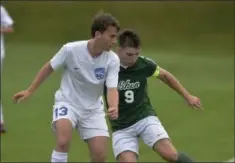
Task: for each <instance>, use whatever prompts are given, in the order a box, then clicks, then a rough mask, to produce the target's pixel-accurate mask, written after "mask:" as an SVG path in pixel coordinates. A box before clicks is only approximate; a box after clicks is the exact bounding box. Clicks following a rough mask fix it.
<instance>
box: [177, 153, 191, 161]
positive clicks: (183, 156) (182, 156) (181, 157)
mask: <svg viewBox="0 0 235 163" xmlns="http://www.w3.org/2000/svg"><path fill="white" fill-rule="evenodd" d="M186 162H194V161H193V160H192V159H191V158H189V157H188V156H187V155H186V154H184V153H178V160H177V161H176V163H186Z"/></svg>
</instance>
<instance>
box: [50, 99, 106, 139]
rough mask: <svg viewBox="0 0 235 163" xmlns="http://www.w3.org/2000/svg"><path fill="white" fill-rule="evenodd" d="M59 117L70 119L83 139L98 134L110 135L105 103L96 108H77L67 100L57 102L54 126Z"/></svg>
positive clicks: (54, 109)
mask: <svg viewBox="0 0 235 163" xmlns="http://www.w3.org/2000/svg"><path fill="white" fill-rule="evenodd" d="M59 119H68V120H70V121H71V123H72V126H73V128H76V129H77V130H78V132H79V134H80V136H81V139H82V140H87V139H90V138H93V137H97V136H105V137H109V132H108V126H107V123H106V119H105V112H104V109H103V105H102V106H101V107H99V108H97V109H94V110H85V109H82V108H75V107H74V106H72V105H71V104H68V103H65V102H56V103H55V104H54V106H53V121H52V127H53V129H54V130H55V122H56V121H57V120H59Z"/></svg>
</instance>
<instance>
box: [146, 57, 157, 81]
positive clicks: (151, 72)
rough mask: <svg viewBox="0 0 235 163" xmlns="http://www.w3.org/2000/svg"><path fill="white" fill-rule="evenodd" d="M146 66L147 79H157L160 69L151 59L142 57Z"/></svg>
mask: <svg viewBox="0 0 235 163" xmlns="http://www.w3.org/2000/svg"><path fill="white" fill-rule="evenodd" d="M143 58H144V60H145V62H146V64H147V70H146V71H147V77H152V76H154V77H157V76H158V75H159V73H160V67H159V66H158V65H157V63H156V62H154V61H153V60H152V59H150V58H148V57H143Z"/></svg>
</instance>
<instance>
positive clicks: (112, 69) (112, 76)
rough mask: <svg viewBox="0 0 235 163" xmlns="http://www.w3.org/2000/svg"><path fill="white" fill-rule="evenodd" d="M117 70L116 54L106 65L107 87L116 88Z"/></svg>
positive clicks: (118, 66) (118, 68)
mask: <svg viewBox="0 0 235 163" xmlns="http://www.w3.org/2000/svg"><path fill="white" fill-rule="evenodd" d="M119 70H120V60H119V58H118V56H116V58H115V59H113V60H112V61H111V62H110V64H109V66H108V72H107V77H106V82H105V84H106V87H107V88H117V85H118V73H119Z"/></svg>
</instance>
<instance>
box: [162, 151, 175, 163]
mask: <svg viewBox="0 0 235 163" xmlns="http://www.w3.org/2000/svg"><path fill="white" fill-rule="evenodd" d="M161 157H162V158H163V159H164V160H166V161H169V162H176V161H177V160H178V153H177V152H176V151H165V152H163V153H162V154H161Z"/></svg>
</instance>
